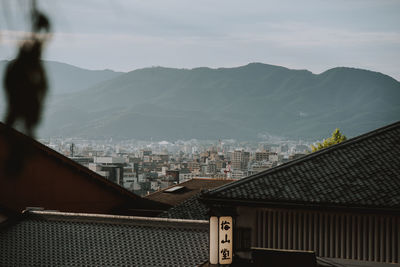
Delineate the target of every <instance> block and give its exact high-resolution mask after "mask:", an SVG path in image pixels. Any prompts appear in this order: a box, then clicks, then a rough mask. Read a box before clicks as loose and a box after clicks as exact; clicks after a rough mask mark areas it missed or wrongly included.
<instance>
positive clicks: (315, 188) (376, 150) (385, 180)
mask: <svg viewBox="0 0 400 267" xmlns="http://www.w3.org/2000/svg"><path fill="white" fill-rule="evenodd" d="M399 151H400V122H397V123H394V124H391V125H389V126H386V127H383V128H380V129H377V130H375V131H372V132H369V133H367V134H364V135H361V136H358V137H355V138H352V139H350V140H348V141H345V142H343V143H340V144H337V145H334V146H331V147H329V148H327V149H323V150H320V151H318V152H314V153H312V154H309V155H307V156H304V157H302V158H300V159H297V160H293V161H291V162H288V163H286V164H283V165H280V166H278V167H275V168H272V169H269V170H266V171H264V172H261V173H258V174H255V175H253V176H249V177H247V178H244V179H242V180H239V181H237V182H233V183H231V184H228V185H225V186H221V187H220V188H217V189H214V190H211V191H210V192H208V193H206V194H204V195H203V196H202V198H204V199H205V200H207V199H208V200H235V201H242V202H246V201H247V202H263V203H271V202H276V203H281V204H282V203H287V204H288V203H302V204H305V205H317V206H335V207H358V208H373V209H374V208H376V209H391V210H393V209H394V210H397V211H398V210H400V152H399Z"/></svg>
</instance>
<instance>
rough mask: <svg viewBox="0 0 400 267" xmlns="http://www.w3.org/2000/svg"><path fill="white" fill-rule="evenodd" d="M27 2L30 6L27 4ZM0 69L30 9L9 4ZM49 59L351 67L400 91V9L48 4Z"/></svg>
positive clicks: (333, 4) (321, 3)
mask: <svg viewBox="0 0 400 267" xmlns="http://www.w3.org/2000/svg"><path fill="white" fill-rule="evenodd" d="M25 2H27V1H25ZM1 3H2V5H3V6H2V9H3V12H2V13H3V14H1V11H0V30H1V32H0V59H11V58H12V57H13V56H14V55H15V51H16V50H15V47H16V44H17V43H18V41H19V40H20V38H22V36H23V35H24V32H27V31H28V30H27V29H28V28H29V27H27V23H26V13H25V11H26V7H24V6H21V3H24V1H13V0H3V1H2V2H1ZM39 3H40V5H41V7H42V8H43V10H45V12H47V14H49V16H50V18H51V21H52V23H53V31H54V34H53V37H52V40H51V42H50V44H49V45H48V47H47V49H46V52H45V55H44V57H45V59H48V60H54V61H59V62H64V63H68V64H72V65H75V66H79V67H82V68H87V69H112V70H116V71H131V70H134V69H138V68H144V67H151V66H164V67H176V68H194V67H203V66H205V67H212V68H218V67H235V66H240V65H245V64H248V63H250V62H262V63H267V64H273V65H280V66H284V67H288V68H293V69H307V70H310V71H312V72H313V73H316V74H318V73H321V72H324V71H326V70H328V69H330V68H333V67H339V66H345V67H356V68H362V69H369V70H373V71H378V72H382V73H384V74H387V75H390V76H392V77H393V78H395V79H397V80H399V81H400V15H399V14H400V1H399V0H331V1H329V0H318V1H317V0H315V1H314V0H303V1H298V0H293V1H288V0H278V1H272V0H260V1H258V0H241V1H238V0H201V1H190V0H140V1H139V0H137V1H135V0H85V1H82V0H69V1H62V0H42V1H39Z"/></svg>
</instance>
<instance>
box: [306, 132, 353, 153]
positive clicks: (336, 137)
mask: <svg viewBox="0 0 400 267" xmlns="http://www.w3.org/2000/svg"><path fill="white" fill-rule="evenodd" d="M346 140H347V137H346V136H345V135H344V134H342V133H341V132H340V130H339V129H338V128H336V129H335V130H334V131H333V133H332V136H331V137H329V138H327V139H325V140H324V141H323V142H322V143H317V144H316V145H315V146H314V145H311V150H312V152H315V151H318V150H320V149H323V148H327V147H329V146H331V145H335V144H339V143H341V142H343V141H346Z"/></svg>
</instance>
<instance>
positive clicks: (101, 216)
mask: <svg viewBox="0 0 400 267" xmlns="http://www.w3.org/2000/svg"><path fill="white" fill-rule="evenodd" d="M24 214H28V215H34V216H35V215H39V216H44V217H45V216H49V217H56V218H63V217H64V218H71V217H73V218H75V219H76V218H82V219H92V220H96V219H106V220H111V219H115V220H125V221H133V220H136V221H148V222H170V223H188V224H208V221H206V220H188V219H171V218H160V217H143V216H126V215H109V214H100V213H75V212H60V211H46V210H26V211H24Z"/></svg>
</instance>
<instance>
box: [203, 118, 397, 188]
mask: <svg viewBox="0 0 400 267" xmlns="http://www.w3.org/2000/svg"><path fill="white" fill-rule="evenodd" d="M397 127H400V121H396V122H394V123H391V124H389V125H386V126H383V127H381V128H377V129H375V130H372V131H370V132H367V133H364V134H361V135H358V136H356V137H353V138H350V139H348V140H346V141H343V142H341V143H338V144H335V145H332V146H329V147H327V148H323V149H321V150H318V151H315V152H312V153H310V154H307V155H305V156H303V157H300V158H298V159H294V160H291V161H289V162H286V163H283V164H281V165H279V166H276V167H273V168H270V169H267V170H265V171H262V172H259V173H256V174H253V175H250V176H247V177H245V178H243V179H240V180H237V181H236V182H232V183H228V184H225V185H222V186H220V187H218V188H214V189H211V190H209V191H208V192H206V193H205V195H212V194H214V193H218V192H221V191H223V190H225V189H227V188H234V187H236V186H239V185H241V184H244V183H247V182H250V181H252V180H254V179H257V178H259V177H260V176H264V175H265V174H270V173H274V172H276V171H279V170H281V169H284V168H287V167H290V166H293V165H296V164H299V163H302V162H305V161H307V160H310V159H312V158H315V157H318V156H320V155H324V154H327V153H329V152H331V151H332V150H336V149H340V148H342V147H347V146H349V145H352V144H354V143H358V142H361V141H363V140H365V139H367V138H370V137H373V136H376V135H379V134H382V133H384V132H387V131H388V130H391V129H392V128H397Z"/></svg>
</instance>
